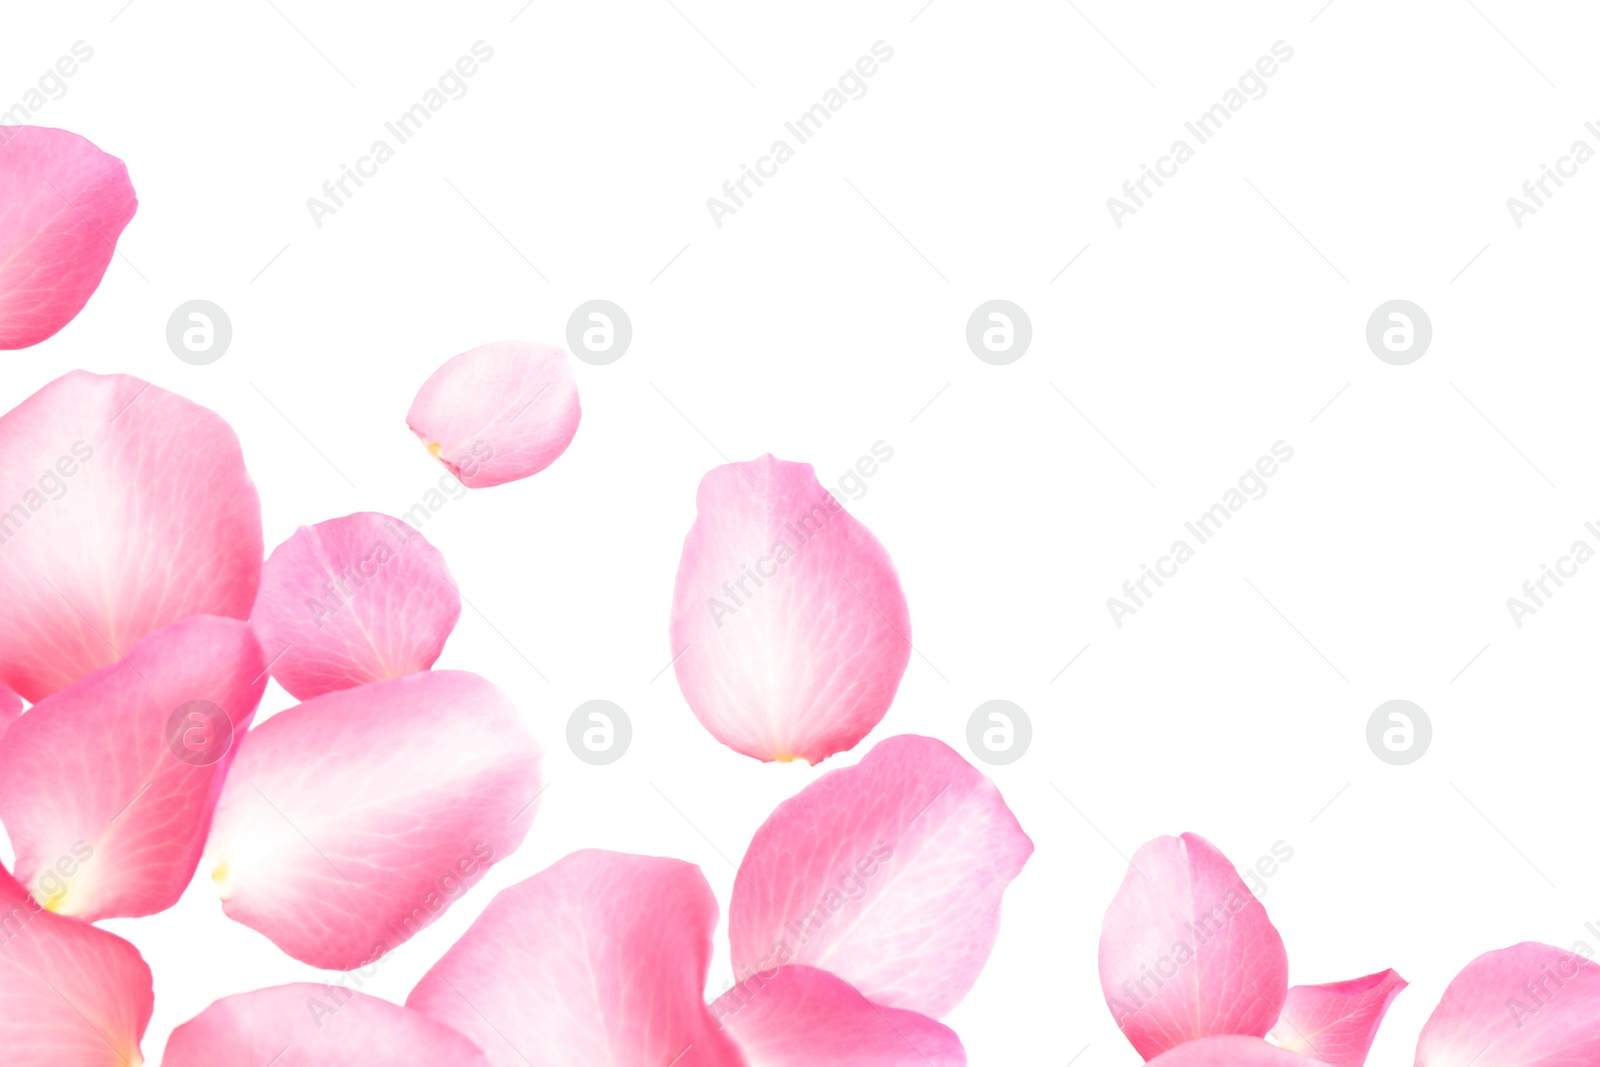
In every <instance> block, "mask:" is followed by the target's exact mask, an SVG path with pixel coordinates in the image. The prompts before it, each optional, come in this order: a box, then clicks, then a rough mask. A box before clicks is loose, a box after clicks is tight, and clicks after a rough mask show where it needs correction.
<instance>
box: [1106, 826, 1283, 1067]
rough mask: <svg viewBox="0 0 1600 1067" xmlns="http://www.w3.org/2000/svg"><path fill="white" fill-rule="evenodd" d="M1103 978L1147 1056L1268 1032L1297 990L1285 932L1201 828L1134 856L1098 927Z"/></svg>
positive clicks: (1115, 1008) (1124, 1024) (1113, 1005)
mask: <svg viewBox="0 0 1600 1067" xmlns="http://www.w3.org/2000/svg"><path fill="white" fill-rule="evenodd" d="M1100 985H1101V988H1102V989H1104V991H1105V995H1106V1005H1107V1006H1108V1007H1109V1008H1110V1009H1111V1014H1112V1016H1113V1017H1114V1018H1115V1019H1116V1021H1117V1025H1118V1026H1119V1027H1121V1028H1122V1033H1123V1036H1124V1037H1126V1038H1127V1039H1128V1040H1129V1041H1130V1042H1132V1044H1133V1047H1134V1048H1135V1049H1136V1050H1138V1052H1139V1055H1141V1056H1143V1057H1144V1058H1145V1059H1150V1058H1151V1057H1153V1056H1157V1055H1159V1054H1161V1053H1163V1052H1165V1051H1167V1050H1168V1049H1170V1048H1172V1047H1173V1046H1175V1045H1179V1044H1182V1043H1183V1042H1185V1041H1193V1040H1195V1039H1196V1038H1201V1037H1211V1036H1213V1035H1216V1034H1245V1035H1249V1036H1252V1037H1265V1036H1266V1033H1267V1031H1268V1030H1270V1029H1271V1028H1272V1024H1273V1023H1274V1022H1276V1021H1277V1019H1278V1009H1279V1008H1280V1007H1281V1006H1282V1005H1283V1002H1284V995H1285V993H1287V992H1288V988H1289V964H1288V958H1287V956H1286V955H1285V954H1284V950H1283V939H1282V938H1280V937H1279V936H1278V931H1277V929H1276V928H1275V927H1273V925H1272V923H1271V921H1270V920H1269V919H1268V918H1267V911H1266V909H1265V908H1263V907H1262V906H1261V902H1260V901H1258V900H1257V899H1256V898H1255V895H1254V894H1253V893H1251V892H1250V890H1249V888H1247V887H1246V886H1245V884H1244V882H1243V881H1242V880H1241V879H1240V877H1239V874H1238V872H1237V871H1235V870H1234V869H1233V864H1231V863H1229V862H1228V859H1227V857H1226V856H1224V855H1223V854H1222V853H1221V852H1219V851H1217V849H1216V848H1215V847H1214V846H1213V845H1212V844H1211V843H1210V842H1208V841H1206V840H1205V839H1204V838H1202V837H1198V836H1196V835H1195V834H1184V835H1183V836H1182V837H1181V838H1180V837H1159V838H1157V839H1156V840H1154V841H1151V842H1150V843H1149V844H1147V845H1145V846H1144V847H1143V848H1141V849H1140V850H1139V851H1138V852H1137V853H1135V854H1134V857H1133V862H1132V864H1131V865H1130V867H1129V870H1128V874H1127V877H1126V878H1124V879H1123V882H1122V888H1121V889H1120V890H1118V891H1117V896H1116V899H1115V900H1113V901H1112V902H1111V907H1110V908H1109V909H1108V910H1107V911H1106V917H1105V923H1104V925H1103V926H1102V927H1101V932H1100Z"/></svg>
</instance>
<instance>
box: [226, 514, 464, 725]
mask: <svg viewBox="0 0 1600 1067" xmlns="http://www.w3.org/2000/svg"><path fill="white" fill-rule="evenodd" d="M460 617H461V594H459V593H458V592H456V587H455V583H454V582H453V581H451V579H450V572H449V570H448V569H446V567H445V564H444V557H443V556H442V555H440V554H439V550H438V549H436V548H434V547H433V546H432V545H430V544H429V543H428V541H427V539H426V538H424V537H423V536H422V535H421V534H420V533H418V532H417V531H416V530H414V529H412V528H411V527H410V526H408V525H406V524H405V523H403V522H401V521H400V520H399V519H393V518H390V517H389V516H387V515H380V514H378V513H377V512H373V511H363V512H358V513H357V514H355V515H346V516H345V517H344V518H342V519H331V520H329V521H328V522H319V523H317V524H316V525H315V526H302V527H300V529H298V530H296V531H295V533H294V535H293V536H292V537H290V538H289V539H288V540H287V541H285V542H284V543H283V544H281V545H279V546H278V547H277V548H276V549H274V550H273V552H272V556H271V558H269V559H268V560H267V563H266V566H265V567H263V568H262V570H261V592H260V594H259V595H258V596H257V598H256V606H255V610H254V611H253V612H252V613H251V615H250V622H251V624H252V625H254V626H255V628H256V633H257V634H259V635H260V637H261V645H262V647H263V648H265V649H266V650H267V655H268V656H270V657H273V662H272V676H273V677H274V678H276V679H277V680H278V683H279V684H280V685H282V686H283V687H284V688H285V689H287V690H288V691H289V693H290V694H291V695H293V696H294V697H296V698H297V699H299V700H310V699H311V698H312V697H315V696H320V695H322V694H323V693H328V692H332V691H333V690H335V689H350V688H352V687H354V686H358V685H364V684H366V683H367V682H378V681H382V680H383V679H385V678H399V677H402V676H403V675H407V674H415V673H416V672H418V671H425V670H427V669H428V668H429V667H431V666H433V663H434V661H435V660H437V659H438V658H439V653H440V651H442V650H443V648H444V642H445V638H447V637H449V636H450V631H451V630H452V629H454V628H455V624H456V620H457V619H458V618H460Z"/></svg>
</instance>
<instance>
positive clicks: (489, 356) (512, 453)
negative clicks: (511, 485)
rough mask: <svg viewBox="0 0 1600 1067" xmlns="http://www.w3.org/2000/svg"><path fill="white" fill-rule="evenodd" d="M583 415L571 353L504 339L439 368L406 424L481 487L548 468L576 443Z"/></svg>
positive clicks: (448, 464)
mask: <svg viewBox="0 0 1600 1067" xmlns="http://www.w3.org/2000/svg"><path fill="white" fill-rule="evenodd" d="M581 416H582V412H581V411H580V410H579V408H578V381H577V379H576V378H574V377H573V376H572V365H571V364H570V363H568V362H567V354H566V353H565V352H563V351H562V350H561V349H559V348H552V347H550V346H549V345H535V344H529V343H527V342H525V341H501V342H499V343H497V344H492V345H484V346H483V347H481V348H474V349H472V350H471V351H470V352H463V353H461V355H459V356H454V357H452V358H451V359H449V360H447V361H446V362H445V365H444V366H442V367H440V368H439V369H438V370H436V371H434V372H433V374H432V375H431V376H430V377H429V378H428V380H427V381H426V382H423V383H422V388H421V389H420V390H418V392H417V398H416V399H415V400H413V401H412V402H411V410H410V412H408V413H407V415H406V423H407V424H408V425H409V426H410V427H411V430H412V432H413V433H415V434H416V435H417V436H418V437H420V438H422V441H423V443H424V444H425V445H427V446H428V451H430V452H432V453H433V454H434V456H436V457H437V458H438V460H439V462H441V463H443V464H444V465H445V466H446V467H449V468H450V471H451V473H453V474H454V475H455V476H456V477H457V478H459V479H461V482H462V484H463V485H466V486H467V487H469V488H472V489H482V488H486V487H488V486H491V485H501V484H503V483H505V482H514V481H516V480H517V479H518V478H526V477H528V476H529V475H530V474H538V473H539V472H540V471H542V470H544V469H545V468H546V467H548V466H550V464H552V463H554V462H555V460H556V457H557V456H559V455H561V453H563V452H565V451H566V450H567V446H568V445H569V444H571V443H572V437H573V435H574V434H576V433H577V432H578V419H579V418H580V417H581Z"/></svg>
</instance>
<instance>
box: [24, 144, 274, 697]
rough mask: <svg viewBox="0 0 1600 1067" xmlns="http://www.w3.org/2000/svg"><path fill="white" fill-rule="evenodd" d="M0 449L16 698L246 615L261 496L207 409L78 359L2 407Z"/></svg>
mask: <svg viewBox="0 0 1600 1067" xmlns="http://www.w3.org/2000/svg"><path fill="white" fill-rule="evenodd" d="M3 154H4V149H0V155H3ZM0 205H4V200H3V199H0ZM4 211H5V208H4V207H3V206H0V214H3V213H4ZM0 456H4V457H5V462H4V463H3V464H0V509H4V510H0V605H4V606H5V610H4V611H0V682H4V683H5V684H6V685H8V686H10V687H11V688H12V689H14V690H16V692H17V693H19V694H20V695H21V696H22V697H23V698H25V699H27V700H29V701H32V702H34V703H38V702H39V701H41V700H43V699H44V698H45V697H47V696H49V695H50V694H51V693H53V692H55V691H56V690H58V689H60V688H62V687H63V686H65V685H67V684H69V683H70V682H72V681H74V680H76V679H78V678H81V677H82V676H83V675H85V674H87V673H89V672H90V671H92V670H94V669H95V668H96V667H103V666H105V665H107V664H109V663H116V662H118V661H119V660H121V659H122V656H123V653H125V652H127V651H128V649H129V648H130V647H131V646H132V645H133V644H134V643H135V642H137V641H138V640H139V639H140V638H141V637H144V636H146V635H147V634H152V633H154V632H155V631H157V630H160V629H162V628H163V627H166V626H170V625H171V624H173V623H175V622H177V621H178V620H180V619H184V618H187V617H189V616H190V615H225V616H228V617H230V618H235V619H244V618H248V617H249V615H250V606H251V605H252V604H253V603H254V602H255V598H256V586H257V583H258V582H259V580H260V576H261V554H262V545H261V505H260V502H259V500H258V499H257V497H256V490H255V486H254V485H253V484H251V481H250V476H249V474H247V473H246V472H245V467H244V457H243V455H242V453H241V452H240V450H239V440H238V438H237V437H235V436H234V434H233V431H232V430H231V429H229V428H228V424H227V423H225V422H223V421H222V420H221V419H220V418H218V417H217V416H216V415H215V414H213V413H212V412H210V411H207V410H206V409H205V408H202V407H200V406H199V405H198V404H194V403H191V402H190V401H188V400H185V399H183V398H182V397H179V396H175V395H173V394H172V393H169V392H167V391H166V390H164V389H158V388H157V387H155V386H153V385H151V384H150V383H148V382H143V381H140V380H139V379H138V378H130V377H127V376H126V375H120V374H114V375H109V376H102V375H99V374H90V373H88V372H86V371H73V372H72V373H70V374H67V375H65V376H63V377H61V378H57V379H56V380H55V381H53V382H51V383H50V384H49V385H46V386H45V387H44V388H43V389H40V390H39V391H38V392H37V393H34V394H33V395H32V396H31V397H29V398H28V399H27V400H24V401H23V402H22V403H21V404H19V405H18V406H17V407H16V408H14V409H13V410H11V411H10V412H7V413H6V414H5V415H3V416H0Z"/></svg>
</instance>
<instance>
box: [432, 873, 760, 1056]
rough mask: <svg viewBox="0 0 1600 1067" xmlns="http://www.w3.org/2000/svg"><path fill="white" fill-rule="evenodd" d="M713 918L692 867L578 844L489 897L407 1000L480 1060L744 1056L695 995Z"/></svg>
mask: <svg viewBox="0 0 1600 1067" xmlns="http://www.w3.org/2000/svg"><path fill="white" fill-rule="evenodd" d="M716 924H717V902H716V900H715V899H714V898H713V897H712V894H711V887H710V886H709V885H707V884H706V880H705V877H704V876H703V875H701V873H700V871H699V869H698V868H696V867H693V866H691V865H689V864H687V863H683V862H681V861H679V860H671V859H653V858H650V857H646V856H626V855H621V854H618V853H615V852H596V851H587V852H576V853H573V854H572V855H570V856H568V857H567V858H566V859H563V860H561V861H560V862H558V863H556V864H555V866H553V867H550V868H549V869H548V870H545V871H543V872H542V873H540V874H537V875H534V876H533V877H532V878H529V879H528V880H527V881H524V882H519V883H518V884H516V885H514V886H512V887H511V888H510V889H507V890H504V891H503V892H501V893H500V895H499V896H497V897H495V898H494V900H493V901H492V902H490V904H489V906H488V907H487V908H485V909H484V912H483V914H482V915H480V916H479V917H478V919H477V921H476V922H474V923H473V924H472V926H471V927H470V928H469V929H468V930H467V932H466V933H465V934H464V935H462V937H461V940H459V941H457V942H456V943H455V945H454V946H453V947H452V948H451V949H450V950H449V951H448V952H446V953H445V954H444V958H443V959H441V960H440V961H439V962H438V963H436V964H435V965H434V966H433V968H432V969H431V970H430V971H428V973H427V974H425V975H424V976H423V978H422V981H421V982H419V983H417V987H416V988H415V989H414V990H412V992H411V996H410V998H409V999H407V1001H406V1004H407V1006H408V1007H411V1008H415V1009H416V1010H418V1011H421V1012H423V1013H425V1014H427V1015H429V1016H431V1017H433V1018H435V1019H437V1020H439V1021H440V1022H442V1023H445V1024H447V1025H449V1026H452V1027H454V1028H456V1029H457V1030H459V1031H461V1033H463V1034H465V1035H466V1036H467V1037H469V1038H471V1039H472V1040H473V1041H474V1042H476V1043H477V1044H478V1046H479V1047H480V1048H482V1049H483V1050H484V1052H486V1053H487V1054H488V1056H489V1063H490V1064H491V1067H527V1065H528V1064H529V1063H538V1064H550V1065H552V1067H554V1065H558V1064H559V1065H566V1064H602V1063H604V1064H611V1063H615V1064H641V1065H642V1064H661V1065H663V1067H664V1065H666V1064H672V1065H673V1067H746V1064H745V1060H744V1058H743V1056H742V1055H741V1054H740V1053H739V1051H738V1048H737V1047H736V1046H735V1045H734V1044H733V1042H732V1041H731V1040H730V1039H729V1038H728V1036H727V1035H726V1034H725V1033H723V1032H722V1031H721V1030H719V1029H718V1027H717V1024H716V1022H715V1020H714V1019H713V1018H712V1015H711V1012H710V1010H709V1009H708V1007H707V1006H706V1003H705V1000H704V995H705V984H706V974H707V971H708V969H709V967H710V964H711V934H712V930H713V929H714V928H715V926H716Z"/></svg>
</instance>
